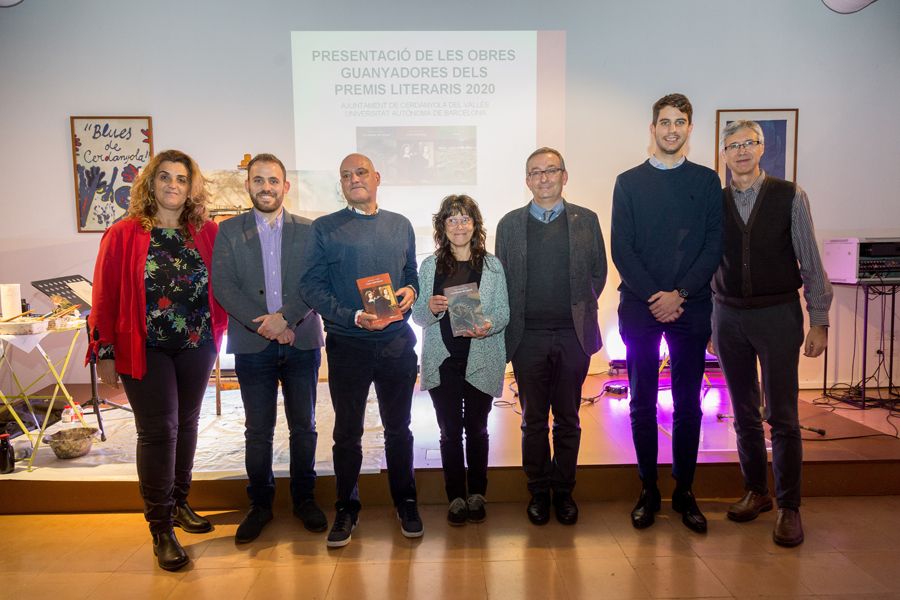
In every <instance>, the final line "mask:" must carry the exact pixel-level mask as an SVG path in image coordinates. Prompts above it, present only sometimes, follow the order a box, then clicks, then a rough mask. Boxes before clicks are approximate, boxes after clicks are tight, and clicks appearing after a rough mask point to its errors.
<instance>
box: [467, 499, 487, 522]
mask: <svg viewBox="0 0 900 600" xmlns="http://www.w3.org/2000/svg"><path fill="white" fill-rule="evenodd" d="M486 503H487V500H485V499H484V496H482V495H481V494H470V495H469V499H468V500H467V501H466V505H467V506H466V508H468V510H469V516H468V520H469V523H481V522H482V521H484V520H485V519H486V518H487V511H486V510H485V509H484V505H485V504H486Z"/></svg>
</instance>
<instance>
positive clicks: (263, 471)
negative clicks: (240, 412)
mask: <svg viewBox="0 0 900 600" xmlns="http://www.w3.org/2000/svg"><path fill="white" fill-rule="evenodd" d="M321 362H322V352H321V350H320V349H318V348H316V349H314V350H298V349H296V348H294V347H293V346H289V345H287V344H279V343H278V342H275V341H273V342H271V343H270V344H269V345H268V346H267V347H266V349H265V350H263V351H262V352H256V353H238V354H235V355H234V370H235V373H237V376H238V381H239V382H240V384H241V400H243V402H244V415H245V417H246V421H245V431H244V439H245V440H246V446H245V448H246V452H245V457H244V461H245V464H246V466H247V477H248V479H249V480H250V484H249V485H248V486H247V495H248V496H249V497H250V504H251V506H256V507H259V508H269V509H271V507H272V500H273V499H274V498H275V476H274V474H273V473H272V438H273V437H274V435H275V418H276V416H277V408H278V384H279V382H280V383H281V391H282V395H283V396H284V413H285V416H286V417H287V424H288V431H290V453H291V497H292V498H293V501H294V504H295V505H298V504H300V503H302V502H303V501H304V500H306V499H308V498H312V497H313V491H314V488H315V484H316V469H315V467H316V438H317V434H316V384H317V383H318V380H319V365H320V364H321Z"/></svg>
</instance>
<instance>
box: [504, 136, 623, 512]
mask: <svg viewBox="0 0 900 600" xmlns="http://www.w3.org/2000/svg"><path fill="white" fill-rule="evenodd" d="M566 181H568V173H567V172H566V163H565V161H563V157H562V155H561V154H560V153H559V152H558V151H557V150H554V149H552V148H539V149H538V150H535V151H534V152H533V153H532V154H531V156H529V157H528V160H526V161H525V184H526V185H527V186H528V188H529V189H530V190H531V192H532V194H534V198H533V200H532V201H531V202H530V203H528V205H526V206H524V207H522V208H519V209H516V210H514V211H512V212H510V213H508V214H507V215H506V216H504V217H503V218H502V219H501V220H500V223H499V224H498V226H497V241H496V244H495V248H496V254H497V258H499V259H500V261H501V262H502V263H503V268H504V271H505V273H506V284H507V290H508V293H509V325H508V326H507V327H506V355H507V359H508V360H511V361H512V365H513V371H514V372H515V376H516V383H517V385H518V388H519V401H520V403H521V404H522V465H523V467H524V468H525V475H526V476H527V478H528V491H529V492H531V502H529V504H528V510H527V513H528V518H529V519H530V520H531V522H532V523H534V524H535V525H543V524H545V523H547V521H549V520H550V506H551V503H552V505H553V507H554V508H555V512H556V518H557V520H558V521H559V522H560V523H563V524H566V525H572V524H574V523H575V522H576V521H577V520H578V506H577V505H576V504H575V501H574V500H573V499H572V489H573V488H574V487H575V467H576V465H577V463H578V448H579V445H580V442H581V425H580V422H579V420H578V408H579V406H580V405H581V386H582V384H583V383H584V379H585V377H586V376H587V372H588V366H589V365H590V362H591V355H592V354H594V353H595V352H597V351H598V350H599V349H600V347H601V345H602V343H601V340H600V328H599V326H598V323H597V298H598V297H599V296H600V292H601V291H603V286H604V285H605V283H606V250H605V249H604V247H603V236H602V234H601V233H600V221H599V220H598V219H597V215H596V214H595V213H594V212H593V211H590V210H588V209H586V208H583V207H581V206H577V205H575V204H570V203H569V202H566V201H565V200H564V199H563V197H562V190H563V186H564V185H565V184H566ZM551 410H552V411H553V455H552V458H551V454H550V442H549V439H548V436H549V433H550V431H549V427H548V425H547V422H548V419H549V416H550V411H551ZM551 492H552V494H553V495H552V498H551Z"/></svg>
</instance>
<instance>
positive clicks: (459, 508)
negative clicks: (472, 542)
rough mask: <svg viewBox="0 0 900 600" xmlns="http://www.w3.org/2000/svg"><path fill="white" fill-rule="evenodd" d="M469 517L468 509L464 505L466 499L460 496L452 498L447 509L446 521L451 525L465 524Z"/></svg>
mask: <svg viewBox="0 0 900 600" xmlns="http://www.w3.org/2000/svg"><path fill="white" fill-rule="evenodd" d="M468 517H469V509H468V508H467V507H466V501H465V500H463V499H462V498H454V499H453V502H451V503H450V508H449V509H448V510H447V522H448V523H450V524H451V525H453V526H456V527H458V526H460V525H465V524H466V519H468Z"/></svg>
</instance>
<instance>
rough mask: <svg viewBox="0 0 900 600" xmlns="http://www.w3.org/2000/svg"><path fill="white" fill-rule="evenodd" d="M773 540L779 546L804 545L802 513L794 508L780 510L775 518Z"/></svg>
mask: <svg viewBox="0 0 900 600" xmlns="http://www.w3.org/2000/svg"><path fill="white" fill-rule="evenodd" d="M772 539H774V540H775V543H776V544H778V545H779V546H787V547H788V548H790V547H793V546H799V545H800V544H802V543H803V524H802V523H801V522H800V511H799V510H794V509H793V508H779V509H778V516H777V517H776V518H775V531H773V532H772Z"/></svg>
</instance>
